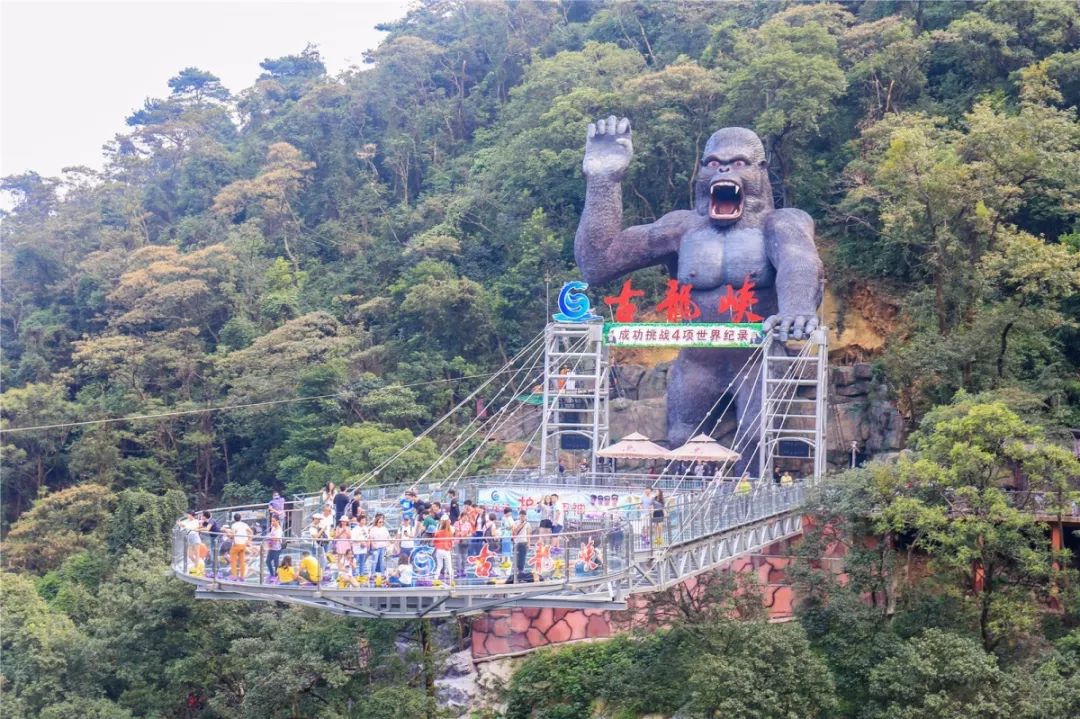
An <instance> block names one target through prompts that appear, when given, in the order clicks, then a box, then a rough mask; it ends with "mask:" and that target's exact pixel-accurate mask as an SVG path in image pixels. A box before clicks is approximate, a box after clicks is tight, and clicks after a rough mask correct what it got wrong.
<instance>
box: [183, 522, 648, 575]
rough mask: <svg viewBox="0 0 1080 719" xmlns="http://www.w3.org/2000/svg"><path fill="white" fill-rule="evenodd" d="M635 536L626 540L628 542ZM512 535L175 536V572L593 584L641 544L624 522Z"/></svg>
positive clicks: (625, 563)
mask: <svg viewBox="0 0 1080 719" xmlns="http://www.w3.org/2000/svg"><path fill="white" fill-rule="evenodd" d="M628 532H629V535H628ZM527 536H528V537H529V541H528V542H518V541H515V538H514V537H512V536H499V537H484V536H469V537H450V538H433V537H426V536H425V537H400V536H399V537H394V538H391V539H390V540H381V541H380V540H376V541H370V540H365V541H362V542H353V541H352V539H351V538H345V537H342V538H331V539H325V540H312V539H310V538H305V537H301V536H285V537H281V538H270V537H266V536H263V535H258V534H256V535H254V536H252V537H251V538H250V540H249V541H247V542H246V543H245V544H243V545H242V546H238V545H237V543H236V542H235V538H233V537H231V536H230V534H229V533H228V532H220V533H210V532H200V531H190V530H186V529H184V528H182V527H180V526H178V527H177V528H176V529H175V530H174V532H173V554H172V562H173V570H174V571H175V572H176V573H178V574H180V575H182V576H184V577H185V578H191V579H193V580H194V581H196V582H198V583H212V584H215V585H217V584H225V585H231V586H236V585H240V586H243V587H246V588H254V587H263V588H271V587H286V586H295V587H301V588H303V587H306V588H308V589H319V590H320V591H325V590H338V589H340V590H350V591H356V590H368V589H379V590H386V589H393V588H400V589H406V588H420V589H423V588H432V589H457V588H463V587H470V586H483V587H488V588H495V587H497V586H498V585H515V584H523V583H528V584H530V585H537V586H539V585H550V586H553V587H559V586H567V585H575V584H579V583H590V584H595V583H597V582H598V581H604V580H606V579H610V578H613V577H616V576H620V575H622V574H623V573H624V572H625V571H626V570H627V568H628V567H629V564H630V562H631V547H632V546H633V545H634V537H633V534H632V530H630V529H629V528H628V527H627V526H626V525H625V524H624V523H622V522H617V521H613V520H608V521H606V522H605V523H604V526H601V527H598V528H595V529H586V530H577V531H569V532H560V533H558V534H551V533H542V530H538V529H537V528H536V527H530V529H529V533H528V535H527Z"/></svg>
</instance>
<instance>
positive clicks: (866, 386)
mask: <svg viewBox="0 0 1080 719" xmlns="http://www.w3.org/2000/svg"><path fill="white" fill-rule="evenodd" d="M836 394H838V395H839V396H841V397H862V396H865V395H867V394H870V383H869V382H867V381H866V380H856V381H854V382H852V383H851V384H845V385H839V386H837V388H836Z"/></svg>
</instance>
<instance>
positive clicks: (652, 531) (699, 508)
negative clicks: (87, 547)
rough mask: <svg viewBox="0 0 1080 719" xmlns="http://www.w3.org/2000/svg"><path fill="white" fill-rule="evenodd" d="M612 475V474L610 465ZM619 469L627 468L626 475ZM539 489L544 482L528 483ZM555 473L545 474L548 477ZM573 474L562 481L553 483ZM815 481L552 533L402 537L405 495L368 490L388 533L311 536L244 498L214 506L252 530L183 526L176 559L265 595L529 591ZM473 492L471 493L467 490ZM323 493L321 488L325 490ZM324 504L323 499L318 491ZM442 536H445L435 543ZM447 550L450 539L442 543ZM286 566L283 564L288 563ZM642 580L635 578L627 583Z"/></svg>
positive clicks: (599, 569)
mask: <svg viewBox="0 0 1080 719" xmlns="http://www.w3.org/2000/svg"><path fill="white" fill-rule="evenodd" d="M605 476H606V477H607V478H609V479H610V478H612V475H605ZM617 477H618V479H620V480H621V479H622V476H617ZM507 479H508V478H505V477H504V478H498V477H489V478H482V479H481V480H480V481H478V482H477V483H475V484H474V485H473V486H471V487H468V488H465V487H460V486H459V492H460V493H461V494H462V495H467V494H470V493H475V490H476V489H477V488H478V487H479V486H482V485H483V484H485V483H495V484H498V485H499V486H508V485H512V483H511V482H508V481H507ZM525 486H528V487H530V488H531V489H534V490H535V489H537V488H538V487H537V486H536V485H535V484H531V485H525ZM549 486H550V485H547V484H546V482H545V484H544V486H543V489H545V490H546V489H548V487H549ZM555 486H556V487H558V486H564V485H555ZM806 489H807V484H806V483H804V482H798V483H796V484H794V485H785V486H781V485H774V484H761V483H758V484H756V485H754V486H752V487H751V489H750V491H748V492H739V491H738V490H737V489H736V484H735V482H733V481H732V482H724V481H719V482H717V484H716V485H714V486H713V487H712V488H711V490H710V491H708V492H687V493H683V494H679V495H676V496H674V497H672V498H671V499H670V500H668V501H667V502H666V503H665V506H664V511H663V514H662V515H654V510H653V509H652V508H648V507H645V506H643V505H642V504H640V503H639V502H637V501H634V502H631V503H626V504H622V505H620V506H618V507H612V508H605V509H604V510H603V511H602V512H599V513H592V514H591V515H590V516H588V517H585V516H582V517H579V518H577V519H576V520H574V521H570V520H568V521H567V530H568V531H563V532H561V533H560V534H557V535H556V534H550V533H543V534H542V530H540V529H539V528H538V527H537V525H536V524H535V523H530V524H529V532H528V536H529V541H528V542H527V543H517V542H515V541H514V538H513V537H511V536H501V535H500V536H498V537H484V536H470V537H454V538H448V539H446V538H444V539H441V540H436V539H435V538H432V537H426V536H424V537H402V536H400V532H399V531H398V529H399V526H398V523H399V518H400V508H399V507H398V509H399V511H398V513H397V514H396V515H394V514H392V513H391V512H390V511H389V510H390V509H391V506H390V503H391V502H393V504H394V506H395V507H396V506H397V498H396V497H395V498H394V499H392V500H391V499H383V500H376V499H371V500H365V505H366V508H367V509H368V510H369V512H370V511H371V510H372V509H373V508H376V507H382V505H383V504H385V507H383V508H384V509H386V510H387V511H386V512H385V514H386V515H387V524H388V525H390V526H391V527H392V538H391V539H390V540H389V541H385V540H384V541H376V542H371V541H370V540H364V541H360V542H353V541H352V539H351V538H349V537H346V536H341V537H339V538H329V539H319V540H313V539H312V538H310V537H309V536H305V535H304V526H303V525H302V524H301V525H297V524H296V522H292V523H291V524H292V525H293V526H291V527H290V528H288V529H287V530H286V531H285V532H284V536H282V537H281V538H271V537H267V536H265V535H264V533H263V532H264V529H263V528H262V527H261V526H259V524H258V519H259V516H260V515H261V516H263V517H265V516H266V511H267V507H266V505H241V506H236V507H225V508H218V509H214V510H211V514H212V515H213V516H214V517H215V519H218V521H219V523H221V524H222V526H225V522H227V521H228V520H231V518H232V517H233V516H234V515H235V514H240V515H241V518H242V519H244V520H245V521H246V520H249V519H250V520H253V522H252V524H254V525H255V526H254V527H253V528H252V534H251V537H250V539H249V541H248V542H247V543H246V544H245V545H243V546H242V547H239V546H237V543H236V542H235V541H234V538H232V537H231V536H230V535H229V533H228V532H221V533H211V532H206V531H191V530H187V529H184V528H182V527H181V526H180V525H178V526H177V528H176V530H175V531H174V541H173V556H172V562H173V569H174V571H175V572H176V573H177V574H178V575H180V576H182V577H183V578H185V579H186V580H188V581H192V582H194V583H197V584H201V585H209V586H211V587H212V588H220V587H225V588H229V589H240V588H242V589H244V590H251V589H255V588H261V592H260V593H262V594H267V595H269V596H267V598H268V599H270V598H275V595H277V596H276V598H280V593H281V592H289V591H292V590H293V589H292V588H296V589H298V590H304V589H306V590H307V591H311V590H316V591H318V592H325V591H330V592H336V591H341V592H343V593H354V594H355V593H364V592H369V591H377V592H388V591H389V592H393V591H395V590H400V591H410V590H417V591H426V592H432V591H449V592H455V591H461V590H462V589H467V588H469V587H484V588H485V589H486V590H488V591H489V592H500V591H504V592H511V591H513V592H520V590H521V587H520V586H515V585H521V584H528V585H529V586H530V587H537V588H543V587H548V588H550V589H551V591H556V592H557V591H559V590H560V589H567V590H569V589H573V588H574V587H576V586H579V585H581V586H583V585H586V584H588V585H592V586H595V585H597V584H600V583H604V582H616V583H617V582H619V581H621V580H623V579H625V578H626V577H628V576H629V570H630V568H631V567H632V566H635V565H636V566H638V567H639V569H640V570H641V571H649V569H648V566H649V565H650V563H652V562H653V561H655V560H656V558H657V555H658V554H663V553H664V552H666V551H667V550H668V549H671V548H673V547H677V546H680V545H685V544H689V543H693V542H697V541H701V540H704V539H706V538H708V537H710V536H713V535H721V534H723V533H725V532H728V531H730V530H734V529H737V528H739V527H743V526H747V525H753V524H754V523H758V522H762V521H764V520H767V519H768V518H770V517H775V516H777V515H781V514H784V513H786V512H790V511H791V510H792V509H795V508H797V507H798V506H799V505H801V504H802V502H803V501H804V499H805V495H806ZM466 498H467V497H466ZM316 500H318V498H317V497H316ZM316 504H318V501H316ZM305 506H306V504H305V503H299V502H294V503H292V504H291V505H289V506H287V515H289V514H290V513H291V514H293V515H295V514H299V513H302V512H303V510H304V509H305ZM437 542H438V543H437ZM443 550H445V551H443ZM283 567H284V568H286V571H279V570H281V569H282V568H283ZM624 586H625V587H626V588H627V589H630V590H632V589H633V586H634V585H633V582H631V581H628V582H625V583H624Z"/></svg>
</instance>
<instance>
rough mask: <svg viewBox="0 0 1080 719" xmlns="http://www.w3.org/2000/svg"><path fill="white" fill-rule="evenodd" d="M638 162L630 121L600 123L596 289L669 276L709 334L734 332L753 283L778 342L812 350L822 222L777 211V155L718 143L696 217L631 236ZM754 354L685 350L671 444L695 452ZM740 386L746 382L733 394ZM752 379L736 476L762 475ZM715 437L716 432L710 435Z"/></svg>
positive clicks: (683, 216)
mask: <svg viewBox="0 0 1080 719" xmlns="http://www.w3.org/2000/svg"><path fill="white" fill-rule="evenodd" d="M632 155H633V145H632V143H631V132H630V121H629V120H627V119H626V118H623V119H619V120H617V119H616V118H615V117H614V116H611V117H609V118H607V119H606V120H604V119H601V120H598V121H597V122H595V123H591V124H590V125H589V129H588V135H587V139H586V141H585V160H584V162H583V164H582V167H583V169H584V171H585V177H586V186H585V187H586V189H585V209H584V211H583V212H582V214H581V220H580V223H579V224H578V230H577V235H576V236H575V238H574V256H575V258H576V260H577V264H578V267H579V268H580V269H581V272H582V274H583V275H584V277H585V279H586V281H588V282H589V283H592V284H599V283H603V282H608V281H609V280H613V279H615V278H618V277H621V276H622V275H625V274H627V273H629V272H633V271H634V270H638V269H641V268H643V267H649V266H651V265H658V264H659V265H665V266H666V267H667V268H668V272H669V273H670V275H671V276H672V277H675V278H677V279H678V281H679V282H680V283H683V284H689V285H693V290H692V291H691V295H690V296H691V298H692V299H693V300H694V302H696V303H697V305H698V307H699V308H700V310H701V315H700V317H698V318H697V319H698V321H700V322H723V321H730V320H729V318H728V317H727V316H726V313H724V315H721V313H720V311H719V305H720V298H721V296H722V295H724V294H725V292H726V288H727V285H733V286H734V287H735V288H738V287H740V286H741V285H742V284H743V281H744V279H746V278H749V279H750V280H752V281H753V282H754V285H755V294H756V297H757V299H758V303H757V304H756V305H755V306H754V311H755V312H757V313H759V314H761V315H764V316H765V318H766V319H765V323H764V329H765V331H766V332H772V331H775V332H776V333H777V334H778V336H779V339H780V340H782V341H786V340H787V339H788V337H789V336H791V337H793V338H794V339H802V338H803V337H807V336H809V334H810V332H811V331H813V329H814V328H815V327H817V324H818V319H817V310H818V306H819V305H820V304H821V294H822V285H823V272H822V266H821V260H820V258H819V257H818V253H817V249H816V248H815V247H814V221H813V220H812V219H811V218H810V216H809V215H808V214H806V213H805V212H803V211H802V210H796V209H789V208H784V209H780V210H776V209H774V208H773V200H772V188H771V187H770V186H769V178H768V171H767V169H766V160H765V148H764V146H763V145H762V144H761V140H760V139H759V138H758V136H757V135H756V134H755V133H754V132H753V131H751V130H747V129H745V128H741V127H728V128H724V129H722V130H719V131H717V132H716V133H715V134H713V136H712V137H710V138H709V141H708V143H707V144H706V145H705V150H704V153H703V154H702V157H701V166H700V167H699V168H698V173H697V180H696V182H695V202H694V209H693V210H675V211H674V212H669V213H668V214H666V215H664V216H663V217H661V218H660V219H659V220H657V221H656V222H653V223H651V224H648V225H636V226H634V227H627V228H626V229H623V226H622V186H621V180H622V176H623V173H624V172H625V171H626V168H627V166H628V165H629V164H630V158H631V157H632ZM750 352H751V350H730V349H684V350H682V352H681V353H680V354H679V357H678V359H677V360H676V361H675V364H674V367H673V368H672V370H671V376H670V378H669V383H668V394H667V420H668V440H669V442H670V444H671V446H673V447H675V446H678V445H680V444H682V443H683V442H684V441H686V440H687V439H688V438H689V436H690V433H691V432H693V430H694V429H695V428H696V427H697V426H698V424H699V423H700V422H701V421H702V419H703V418H704V416H705V414H706V412H708V411H709V408H710V407H712V406H713V404H714V403H715V402H716V401H717V399H719V397H720V395H721V393H722V392H723V391H724V390H725V388H726V387H728V385H729V383H731V384H732V386H733V387H739V386H740V382H741V380H742V379H743V378H742V377H740V376H739V373H740V371H743V372H745V370H741V368H743V366H744V363H745V362H746V360H747V357H748V354H749V353H750ZM733 380H734V382H732V381H733ZM759 384H760V383H759V382H755V381H752V379H747V381H746V382H742V386H741V389H739V391H738V392H737V393H736V396H735V407H736V413H737V417H738V421H739V425H740V429H741V430H742V431H746V432H747V439H748V441H749V443H750V444H749V446H746V447H745V448H744V450H743V458H742V459H741V460H740V461H739V463H738V464H737V465H736V467H735V471H736V472H737V473H741V472H742V471H744V470H747V471H754V470H755V468H756V467H757V461H756V457H755V455H756V449H757V444H756V438H757V435H758V432H757V425H756V424H754V426H752V427H750V426H746V427H744V426H743V425H744V424H745V423H750V422H756V420H757V419H758V416H759V413H760V405H761V397H760V386H759ZM704 429H706V430H707V429H709V427H705V428H704Z"/></svg>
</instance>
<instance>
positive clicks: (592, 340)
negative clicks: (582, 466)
mask: <svg viewBox="0 0 1080 719" xmlns="http://www.w3.org/2000/svg"><path fill="white" fill-rule="evenodd" d="M603 335H604V326H603V325H602V324H600V323H598V322H588V323H577V324H574V323H559V322H553V323H551V324H549V325H548V326H547V329H546V330H545V332H544V404H543V407H542V413H541V420H540V422H541V428H540V475H541V476H544V475H546V474H547V473H548V471H549V470H550V468H551V467H554V466H558V464H559V462H558V454H559V450H560V449H561V448H562V447H563V444H564V439H565V438H582V439H583V440H585V441H587V442H588V453H589V462H590V466H589V470H590V471H591V472H595V471H596V450H597V449H603V448H604V447H606V446H607V443H608V394H609V390H608V379H609V374H610V367H609V363H608V348H607V346H606V345H605V344H604V342H603ZM579 451H580V450H579Z"/></svg>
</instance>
